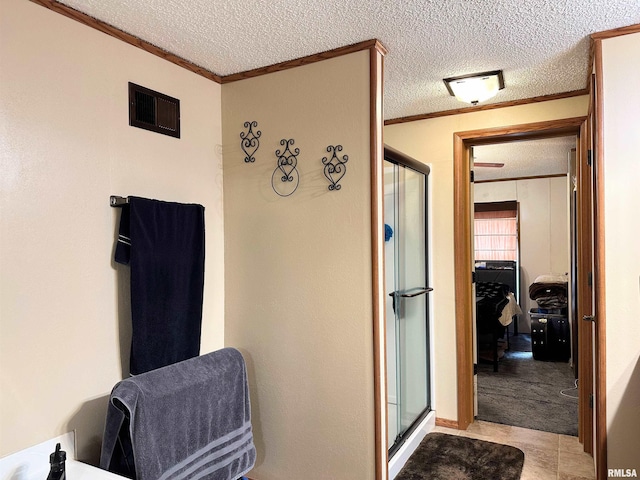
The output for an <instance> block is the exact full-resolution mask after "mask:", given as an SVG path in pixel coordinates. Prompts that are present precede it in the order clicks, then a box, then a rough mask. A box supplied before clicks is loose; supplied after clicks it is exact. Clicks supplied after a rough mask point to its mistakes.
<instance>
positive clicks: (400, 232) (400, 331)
mask: <svg viewBox="0 0 640 480" xmlns="http://www.w3.org/2000/svg"><path fill="white" fill-rule="evenodd" d="M426 189H427V177H426V175H424V174H422V173H419V172H417V171H415V170H412V169H410V168H406V167H404V166H401V165H397V164H394V163H391V162H385V223H386V228H387V235H386V238H385V254H386V257H385V268H386V285H387V290H388V293H389V295H388V297H387V299H388V300H387V369H388V370H387V371H388V379H387V387H388V391H389V399H388V401H389V447H393V445H394V443H395V444H396V445H397V444H399V443H400V441H401V439H402V435H403V434H404V433H405V432H406V431H407V430H408V429H409V428H410V427H411V425H412V424H413V423H414V422H415V421H416V420H417V419H418V418H419V417H420V416H421V415H422V414H423V413H424V412H425V411H426V410H428V409H429V404H430V401H429V350H428V321H427V320H428V306H429V303H428V302H429V295H428V291H429V290H430V289H429V288H427V287H428V279H427V257H426V254H427V249H426V221H427V217H426V212H427V205H426V193H427V192H426Z"/></svg>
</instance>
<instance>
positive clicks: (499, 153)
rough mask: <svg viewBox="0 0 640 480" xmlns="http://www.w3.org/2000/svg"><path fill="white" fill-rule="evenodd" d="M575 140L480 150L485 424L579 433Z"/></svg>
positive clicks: (480, 404) (478, 245) (476, 157)
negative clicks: (573, 235) (573, 204)
mask: <svg viewBox="0 0 640 480" xmlns="http://www.w3.org/2000/svg"><path fill="white" fill-rule="evenodd" d="M576 142H577V137H576V136H575V135H567V136H559V137H551V138H539V139H534V140H518V141H512V142H508V143H497V144H487V145H484V144H483V145H479V146H473V147H471V157H472V160H473V162H472V169H473V171H474V174H475V175H474V178H475V182H474V184H473V189H472V192H473V193H472V199H471V203H472V205H473V207H472V208H473V211H474V219H473V225H474V228H473V232H472V237H473V244H474V268H475V276H476V282H475V287H476V294H475V297H476V321H475V327H476V333H477V338H478V342H477V349H478V353H477V372H478V374H477V391H476V399H477V409H476V412H475V418H476V419H477V420H484V421H489V422H493V423H500V424H506V425H512V426H518V427H523V428H529V429H534V430H541V431H546V432H551V433H558V434H564V435H571V436H577V435H578V395H577V378H576V376H575V373H576V371H575V369H574V367H575V366H576V365H577V350H574V349H572V348H571V340H572V339H577V336H578V335H577V325H576V319H575V312H572V311H571V309H570V308H569V304H570V301H569V299H570V298H571V297H572V294H571V293H572V292H571V289H570V288H569V286H570V285H571V283H572V282H571V279H572V277H573V274H572V272H571V255H570V226H571V218H572V214H571V212H570V205H571V202H570V197H571V193H572V191H573V186H574V184H575V178H576V175H575V173H576V172H575V153H576V146H577V145H576ZM551 279H553V281H554V283H544V284H538V283H536V282H542V281H546V282H548V281H549V280H551ZM538 285H541V286H540V288H539V289H538V290H535V289H534V290H533V291H532V290H531V288H532V287H537V286H538ZM547 287H548V288H547ZM550 290H553V292H548V291H550ZM531 297H533V299H532V298H531ZM536 300H537V301H536ZM541 313H544V317H543V316H541V315H540V314H541ZM532 327H533V328H532ZM542 329H544V332H542V331H541V330H542ZM532 330H533V331H532ZM523 392H526V394H523ZM551 411H552V412H554V414H553V415H550V414H549V412H551Z"/></svg>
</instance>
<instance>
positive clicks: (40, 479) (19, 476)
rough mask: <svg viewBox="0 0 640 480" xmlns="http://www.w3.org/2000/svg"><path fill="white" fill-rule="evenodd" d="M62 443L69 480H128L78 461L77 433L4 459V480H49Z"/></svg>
mask: <svg viewBox="0 0 640 480" xmlns="http://www.w3.org/2000/svg"><path fill="white" fill-rule="evenodd" d="M57 443H60V446H61V450H64V451H65V452H66V453H67V460H66V462H65V469H66V472H67V478H68V479H69V480H90V479H92V480H122V479H123V478H124V477H121V476H120V475H115V474H113V473H109V472H107V471H105V470H102V469H100V468H96V467H93V466H91V465H87V464H86V463H82V462H79V461H77V460H75V436H74V434H73V432H70V433H66V434H64V435H62V436H60V437H57V438H52V439H51V440H48V441H46V442H43V443H41V444H39V445H36V446H34V447H30V448H27V449H25V450H21V451H19V452H17V453H14V454H12V455H9V456H7V457H3V458H0V480H46V478H47V475H48V474H49V455H50V454H51V453H52V452H53V451H54V450H55V448H56V444H57Z"/></svg>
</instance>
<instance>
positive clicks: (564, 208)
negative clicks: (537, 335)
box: [474, 177, 571, 332]
mask: <svg viewBox="0 0 640 480" xmlns="http://www.w3.org/2000/svg"><path fill="white" fill-rule="evenodd" d="M567 188H568V184H567V179H566V177H551V178H537V179H524V180H510V181H505V182H488V183H476V184H475V185H474V197H475V201H476V202H502V201H508V200H516V201H518V203H519V207H520V306H521V307H522V311H523V312H524V315H522V316H520V319H519V324H518V327H519V331H520V332H530V331H531V324H530V318H529V315H528V314H527V312H529V310H530V309H531V308H536V307H537V304H536V302H535V301H534V300H531V299H530V298H529V285H531V284H532V283H533V282H534V281H535V279H536V277H538V276H539V275H544V274H549V273H554V274H564V273H567V272H569V267H570V261H571V259H570V257H569V218H568V208H569V193H568V191H567Z"/></svg>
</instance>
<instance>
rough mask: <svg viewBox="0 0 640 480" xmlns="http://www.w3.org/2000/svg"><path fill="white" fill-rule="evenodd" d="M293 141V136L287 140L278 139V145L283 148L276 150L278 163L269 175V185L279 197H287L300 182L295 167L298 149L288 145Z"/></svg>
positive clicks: (291, 144)
mask: <svg viewBox="0 0 640 480" xmlns="http://www.w3.org/2000/svg"><path fill="white" fill-rule="evenodd" d="M294 143H295V142H294V140H293V138H290V139H289V140H287V139H285V138H283V139H282V140H280V145H282V146H284V147H285V148H284V150H282V151H280V150H276V157H277V158H278V164H277V166H276V169H275V170H274V171H273V175H272V176H271V186H272V187H273V191H274V192H276V193H277V194H278V195H280V196H281V197H288V196H289V195H291V194H293V192H295V191H296V190H297V188H298V185H299V184H300V174H299V173H298V170H297V168H296V166H297V165H298V155H299V154H300V149H299V148H297V147H296V148H294V149H293V150H291V148H290V147H291V146H293V144H294Z"/></svg>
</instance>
